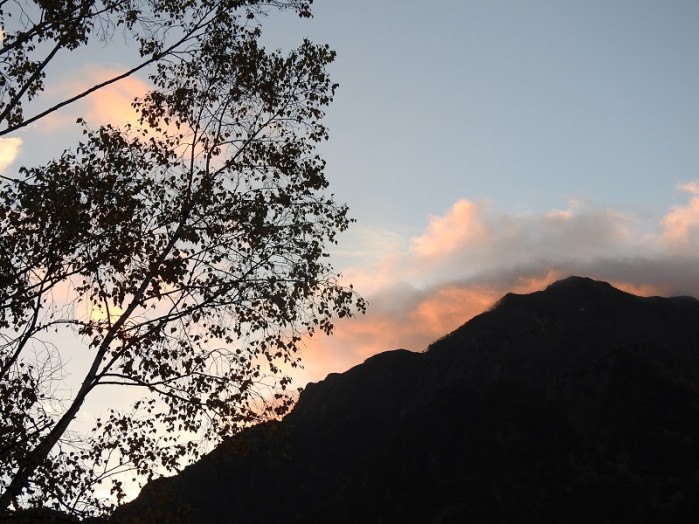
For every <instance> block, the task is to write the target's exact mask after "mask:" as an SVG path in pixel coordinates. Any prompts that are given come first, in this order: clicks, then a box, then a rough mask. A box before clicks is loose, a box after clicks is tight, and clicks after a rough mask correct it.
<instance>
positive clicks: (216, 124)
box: [0, 0, 364, 515]
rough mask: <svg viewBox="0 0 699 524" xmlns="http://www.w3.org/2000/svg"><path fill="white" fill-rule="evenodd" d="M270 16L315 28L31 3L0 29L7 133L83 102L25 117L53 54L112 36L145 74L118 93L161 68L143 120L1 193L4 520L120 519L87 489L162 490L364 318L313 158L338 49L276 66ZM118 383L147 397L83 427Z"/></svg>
mask: <svg viewBox="0 0 699 524" xmlns="http://www.w3.org/2000/svg"><path fill="white" fill-rule="evenodd" d="M5 5H6V3H4V2H3V3H2V4H0V8H1V9H5ZM269 6H273V7H280V8H293V9H296V10H297V11H298V13H299V14H300V15H302V16H309V11H308V8H309V2H305V1H296V0H286V1H282V0H280V1H268V2H264V3H263V2H260V1H258V0H216V1H213V0H177V1H174V0H115V1H109V2H96V1H90V0H86V1H80V0H68V1H67V2H61V3H57V2H54V1H47V0H37V2H36V3H33V4H26V5H24V4H19V3H18V4H15V7H16V12H15V13H11V12H9V11H7V10H4V11H0V17H2V18H1V20H2V23H3V25H4V27H5V33H4V40H3V45H4V47H3V49H2V51H0V57H2V58H1V59H2V60H3V61H2V67H3V69H2V80H1V84H0V92H1V93H2V106H0V115H1V117H0V118H1V119H2V121H3V122H4V123H5V125H6V126H7V127H6V128H5V129H4V130H3V131H2V133H0V134H8V133H12V132H14V131H16V130H17V129H19V128H21V127H23V126H25V125H27V124H28V123H31V122H34V121H36V119H38V118H41V117H42V116H45V115H46V114H49V113H50V112H51V111H54V110H57V109H59V108H60V107H61V106H62V104H64V103H70V102H71V101H74V100H76V99H78V98H79V97H80V96H83V95H84V93H78V94H77V95H76V96H72V97H69V98H68V99H66V100H65V101H63V102H61V103H60V104H58V105H56V106H54V107H52V108H49V109H47V110H42V111H39V112H37V113H36V114H33V115H31V116H26V115H25V109H26V108H25V105H26V104H24V103H25V102H27V101H31V99H32V98H35V97H37V96H39V95H40V94H41V92H42V90H43V88H44V84H43V81H44V78H45V76H44V75H45V71H46V65H47V64H48V63H49V62H50V61H51V60H52V59H53V58H54V57H55V56H56V53H57V52H58V51H59V50H62V49H67V50H72V49H75V48H77V47H79V46H82V45H86V44H88V43H89V42H91V41H93V40H94V39H95V38H97V39H101V40H103V41H105V40H109V39H110V38H111V37H112V36H113V35H114V32H115V31H116V30H117V29H119V30H122V31H124V33H125V34H128V35H130V36H131V38H133V39H135V41H137V42H138V45H139V51H140V56H141V58H142V60H141V62H140V63H139V64H137V65H136V66H134V67H133V68H132V69H130V70H129V71H126V72H125V73H124V75H126V74H132V73H133V72H134V71H136V70H140V69H144V70H146V68H150V69H147V70H148V71H149V74H150V76H149V78H150V80H151V82H152V84H153V86H154V88H153V89H152V90H151V91H150V92H149V93H147V94H146V95H145V96H144V97H142V98H140V99H138V100H136V101H135V102H134V107H135V108H136V110H137V111H138V114H139V115H140V122H139V123H138V124H133V125H126V126H124V127H123V128H117V127H115V126H112V125H106V126H101V127H98V128H95V129H93V128H91V127H90V125H89V123H88V122H85V121H84V120H83V119H79V120H78V125H80V126H81V127H82V132H83V139H82V140H81V142H80V143H79V144H78V145H77V146H76V147H74V148H71V149H68V150H66V151H64V152H63V154H62V155H61V156H60V157H58V158H56V159H54V160H52V161H51V162H49V163H48V164H46V165H43V166H38V167H31V168H21V169H20V170H19V173H18V174H17V175H16V176H4V175H3V176H2V185H1V186H0V221H1V223H0V230H1V231H3V235H2V237H0V462H1V463H2V471H1V472H0V491H1V493H2V494H1V495H0V510H8V511H13V510H16V509H19V508H22V507H36V506H48V507H52V508H55V509H60V510H62V511H67V512H69V513H72V514H75V515H85V514H91V513H95V512H103V511H107V510H109V508H110V504H112V503H113V502H110V501H109V500H103V499H100V498H99V497H98V496H97V495H95V493H94V490H95V487H96V486H98V485H101V484H104V483H105V482H109V483H110V484H109V486H110V489H111V493H112V495H114V496H115V498H116V499H117V500H122V499H123V497H124V496H125V493H124V486H123V483H122V482H123V473H124V472H127V471H129V472H131V473H132V474H133V475H134V476H137V477H138V478H140V479H141V480H143V479H150V478H152V477H153V476H154V475H155V474H156V473H157V472H158V471H161V472H162V471H173V470H176V469H178V468H179V467H181V466H182V465H183V464H186V463H187V462H189V461H191V460H194V459H195V458H196V457H197V456H199V454H200V453H201V451H202V449H205V446H206V445H207V443H211V442H216V441H217V439H220V438H221V437H223V436H225V435H228V434H231V433H233V432H235V431H237V430H239V429H240V428H242V427H244V426H245V425H248V424H250V423H251V422H254V421H255V420H258V419H259V417H260V416H261V413H260V411H259V408H257V407H256V406H255V405H254V404H253V402H252V401H253V400H254V398H255V396H256V395H259V394H260V389H259V386H260V384H261V383H265V384H267V386H268V387H270V388H271V389H270V391H271V392H272V393H273V394H274V398H275V399H277V400H278V404H276V405H274V406H273V407H272V408H271V409H273V410H276V412H278V413H282V412H283V411H284V410H285V409H286V408H288V406H289V402H290V400H289V397H288V396H287V395H286V393H285V391H286V389H287V386H288V385H289V383H290V379H289V377H288V374H286V373H284V372H283V369H282V366H292V367H293V366H297V365H298V363H299V357H298V348H299V343H300V342H301V337H302V336H303V335H304V334H309V335H312V334H313V333H314V332H317V331H322V332H325V333H330V332H331V331H332V329H333V324H332V322H333V318H334V317H335V316H339V317H344V316H350V315H352V314H354V313H355V312H356V311H362V310H363V309H364V302H363V301H362V299H361V298H360V297H358V296H357V295H356V294H355V293H354V291H353V290H352V288H351V287H349V288H345V287H343V286H342V285H340V283H339V281H338V279H339V276H338V275H335V274H334V273H333V269H332V267H331V266H330V264H329V263H328V261H327V260H326V258H327V253H326V249H327V245H328V244H329V243H333V242H335V236H336V234H337V233H338V232H341V231H343V230H345V229H346V228H347V227H348V225H349V223H350V222H351V220H350V219H349V218H348V216H347V208H346V206H344V205H341V204H338V203H337V202H336V201H335V200H334V197H333V196H332V195H328V194H327V191H326V190H327V186H328V183H327V180H326V178H325V176H324V165H325V164H324V161H323V160H322V159H321V158H320V157H319V156H318V155H317V154H316V153H315V147H316V145H317V143H318V142H320V141H322V140H325V139H326V138H327V131H326V129H325V127H324V125H323V124H322V122H321V120H322V117H323V114H324V113H323V111H324V107H325V106H326V105H327V104H328V103H330V101H331V100H332V96H333V93H334V90H335V87H336V86H335V85H334V84H332V83H331V81H330V79H329V77H328V75H327V73H326V67H327V65H328V64H329V63H330V62H331V61H332V60H333V58H334V53H333V52H332V51H331V50H329V49H328V48H327V46H321V45H315V44H312V43H311V42H308V41H304V42H303V43H302V44H301V45H300V47H298V48H297V49H296V50H293V51H291V52H289V53H286V54H284V53H282V52H281V51H274V52H270V51H267V50H266V49H264V48H263V47H262V46H261V44H260V42H259V39H260V36H261V32H260V29H259V24H257V23H255V19H256V18H255V17H256V16H258V15H260V14H261V13H263V9H264V8H265V7H269ZM17 13H19V15H18V14H17ZM20 15H21V16H20ZM8 20H9V21H13V22H15V23H17V24H19V26H18V27H19V28H18V29H16V30H14V31H10V30H9V29H8V27H9V26H8V25H7V24H6V22H7V21H8ZM41 50H43V51H44V52H45V53H46V55H45V56H44V58H42V59H35V58H34V55H35V54H36V53H37V52H40V51H41ZM203 64H205V67H204V66H203ZM120 76H123V75H120ZM115 78H117V77H115ZM95 87H96V88H99V87H100V86H95ZM30 106H31V104H30ZM66 332H70V333H71V334H72V336H74V337H77V338H78V339H79V340H80V341H81V342H82V344H83V347H82V348H81V351H82V352H83V354H84V355H87V356H88V358H89V365H88V366H86V371H85V373H84V376H81V377H80V380H79V381H78V382H77V383H76V387H75V389H74V390H73V391H72V394H71V395H69V396H66V395H65V394H64V393H62V392H61V391H60V390H59V389H58V386H59V385H60V384H61V383H62V381H63V377H62V376H61V372H62V369H63V361H64V359H65V358H67V357H68V351H70V352H73V353H74V352H75V349H74V348H72V347H70V348H68V347H63V346H62V345H61V344H63V343H65V342H62V341H64V339H62V338H60V335H61V334H62V333H66ZM56 333H58V335H56ZM268 375H271V376H273V377H276V379H275V380H274V382H265V381H264V379H266V377H267V376H268ZM117 386H123V387H131V388H137V389H140V390H143V397H142V398H141V399H140V400H138V401H136V402H135V403H134V404H133V405H132V406H131V408H130V409H128V410H117V409H112V410H110V411H109V413H108V414H107V415H106V416H103V417H102V418H100V419H97V420H96V421H95V423H94V426H93V427H91V428H90V429H89V430H87V431H78V428H77V427H75V424H74V420H75V418H76V416H77V415H78V413H80V410H81V409H82V408H83V406H84V405H85V402H86V400H88V398H89V397H90V395H93V394H94V393H95V392H96V391H97V390H98V389H99V388H105V387H117ZM262 415H263V414H262ZM120 474H121V475H120Z"/></svg>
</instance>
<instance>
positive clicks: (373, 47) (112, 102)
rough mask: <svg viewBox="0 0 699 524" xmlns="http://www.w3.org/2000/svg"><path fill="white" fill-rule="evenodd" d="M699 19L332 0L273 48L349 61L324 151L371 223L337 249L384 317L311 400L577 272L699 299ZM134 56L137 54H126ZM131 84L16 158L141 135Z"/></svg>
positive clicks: (615, 0) (309, 374) (682, 14)
mask: <svg viewBox="0 0 699 524" xmlns="http://www.w3.org/2000/svg"><path fill="white" fill-rule="evenodd" d="M697 28H699V3H698V2H696V1H695V0H687V1H683V0H673V1H669V2H657V1H653V2H651V1H644V0H586V1H584V2H583V1H577V2H573V1H567V0H555V1H554V0H546V1H544V0H528V1H527V2H522V1H515V0H453V1H451V0H435V1H434V2H429V3H426V2H417V1H413V0H402V1H398V0H371V1H369V0H353V1H351V2H343V1H339V0H316V1H315V2H314V18H313V19H311V20H298V19H296V18H295V17H293V16H291V15H288V14H283V15H279V14H278V13H274V12H271V13H270V16H269V18H268V19H267V20H265V21H264V23H263V33H264V38H265V41H266V42H267V43H268V45H269V46H271V47H282V48H287V47H290V46H293V45H296V44H297V43H299V42H300V40H301V38H303V37H309V38H310V39H311V40H313V41H316V42H321V43H327V44H329V45H330V46H331V48H333V49H334V50H336V51H337V59H336V62H335V63H334V64H333V65H332V66H331V68H330V70H331V73H332V75H333V79H334V80H335V81H336V82H338V83H339V85H340V87H339V89H338V92H337V96H336V97H335V101H334V102H333V104H332V106H331V107H330V108H329V110H328V115H327V119H326V122H327V124H328V126H329V128H330V140H329V142H327V143H325V144H323V145H322V146H321V153H322V155H323V156H324V158H325V159H326V160H327V162H328V164H327V175H328V178H329V180H330V183H331V190H332V192H333V193H334V194H335V195H336V197H337V199H338V200H339V201H342V202H346V203H347V204H348V205H349V207H350V210H351V215H352V216H353V217H354V218H355V219H356V223H355V224H354V225H353V227H352V228H351V230H350V231H349V232H347V233H345V234H343V235H342V236H341V237H340V243H339V245H337V246H333V247H332V249H331V252H332V260H333V263H334V265H335V267H336V269H337V270H338V271H340V272H341V273H342V274H343V278H344V279H345V282H352V283H353V284H354V287H355V288H356V289H357V291H359V292H360V293H361V294H362V295H363V296H364V297H365V298H366V299H367V300H368V302H369V309H368V312H367V313H366V315H364V316H363V317H361V318H357V319H351V320H347V321H345V320H343V321H339V322H338V323H337V328H336V333H335V336H333V337H331V338H326V337H319V338H314V339H312V340H309V341H307V342H306V346H307V347H306V349H305V351H304V357H305V369H304V370H303V371H302V372H300V373H299V374H298V377H297V385H303V384H304V383H305V382H307V381H309V380H313V381H317V380H320V379H322V378H323V377H324V376H325V375H327V374H328V373H330V372H341V371H344V370H346V369H348V368H349V367H351V366H353V365H355V364H358V363H360V362H362V361H363V360H364V359H366V358H367V357H369V356H371V355H372V354H374V353H377V352H380V351H384V350H390V349H396V348H401V347H402V348H407V349H412V350H416V351H421V350H424V349H425V348H426V347H427V346H428V345H429V343H430V342H432V341H434V340H435V339H437V338H439V337H441V336H443V335H445V334H446V333H448V332H449V331H451V330H453V329H455V328H456V327H458V326H460V325H461V324H463V323H464V322H466V321H467V320H468V319H469V318H471V317H473V316H474V315H476V314H479V313H481V312H483V311H486V310H487V309H488V308H490V307H492V305H493V304H494V303H495V302H496V301H497V300H498V299H499V298H500V297H501V296H502V295H503V294H505V293H507V292H518V293H526V292H531V291H536V290H540V289H543V288H545V287H546V286H547V285H548V284H549V283H551V282H553V281H554V280H556V279H558V278H563V277H566V276H569V275H571V274H577V275H581V276H589V277H592V278H599V279H602V280H606V281H609V282H612V283H613V284H615V285H617V286H620V287H621V288H623V289H625V290H628V291H630V292H634V293H637V294H642V295H654V294H660V295H694V296H699V96H697V93H699V61H698V60H697V53H698V52H699V31H698V30H697ZM126 54H128V53H126ZM124 57H125V53H124V51H123V50H118V49H117V50H112V49H100V48H97V49H92V50H91V51H89V52H86V53H82V54H78V55H74V56H70V57H67V58H66V59H65V60H64V61H63V62H62V63H60V64H59V65H57V66H56V68H55V70H54V71H52V73H53V74H54V75H55V76H54V77H53V78H55V81H54V82H53V83H52V84H51V85H50V88H49V90H48V91H47V93H46V97H45V100H46V101H47V102H48V101H50V100H51V97H59V96H60V95H61V94H62V93H66V92H69V91H71V90H73V89H74V88H75V87H76V86H78V85H89V84H90V83H94V81H95V80H96V79H100V78H106V77H107V75H108V74H109V72H110V71H114V70H117V69H119V67H120V66H122V65H124V63H123V62H124V60H125V58H124ZM145 89H147V83H146V82H145V81H144V80H143V79H139V78H131V79H128V80H126V81H124V82H121V83H120V84H118V85H117V86H115V87H113V88H110V89H108V90H104V91H102V92H99V93H98V94H97V95H95V96H93V97H92V98H91V99H89V100H87V101H85V102H83V103H81V104H78V105H76V106H74V107H71V108H70V109H69V110H67V111H65V112H63V113H61V114H57V115H53V116H52V117H51V118H49V119H45V120H44V121H42V122H41V123H40V124H39V125H36V126H34V127H32V128H31V129H28V130H26V131H24V132H22V133H20V134H18V135H16V136H15V138H14V141H13V142H8V141H4V142H2V144H1V145H0V168H13V167H15V166H17V165H19V164H22V163H24V164H33V163H36V162H40V161H42V160H45V159H47V158H50V157H51V156H55V155H56V154H58V152H60V150H61V149H62V148H63V147H65V146H66V145H70V141H71V140H72V139H73V138H75V137H77V136H78V133H79V130H78V129H77V127H76V126H75V125H74V124H73V123H74V121H75V118H76V116H77V115H82V116H85V117H86V119H87V120H88V122H90V121H92V122H107V121H114V120H117V121H118V120H128V118H129V115H130V114H131V113H130V109H129V102H130V101H131V99H133V97H134V96H137V95H139V94H141V93H143V92H144V91H145Z"/></svg>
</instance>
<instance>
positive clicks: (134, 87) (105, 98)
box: [40, 64, 151, 133]
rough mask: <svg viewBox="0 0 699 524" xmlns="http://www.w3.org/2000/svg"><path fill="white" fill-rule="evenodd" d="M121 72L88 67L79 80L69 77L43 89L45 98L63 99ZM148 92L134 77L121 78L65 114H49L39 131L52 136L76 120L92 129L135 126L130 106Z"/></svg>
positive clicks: (74, 105) (69, 107)
mask: <svg viewBox="0 0 699 524" xmlns="http://www.w3.org/2000/svg"><path fill="white" fill-rule="evenodd" d="M122 72H123V70H121V69H118V68H117V67H113V68H107V67H102V66H99V65H95V64H87V65H85V66H84V68H83V71H82V74H81V75H80V76H79V77H78V78H76V77H71V78H67V79H65V80H63V81H62V82H57V83H55V84H53V85H52V86H50V87H49V88H48V89H47V90H46V92H45V94H44V97H45V98H46V99H47V100H49V101H55V102H57V101H59V100H64V99H65V98H66V97H69V96H73V95H75V94H77V93H80V92H82V91H85V90H86V89H89V88H91V87H93V86H95V85H97V84H99V83H101V82H104V81H106V80H109V79H111V78H114V77H115V76H117V75H119V74H121V73H122ZM150 89H151V86H150V84H148V83H147V82H145V81H144V80H141V79H140V78H138V77H137V76H129V77H126V78H123V79H121V80H119V81H117V82H115V83H113V84H110V85H108V86H106V87H103V88H100V89H98V90H97V91H95V92H94V93H92V94H90V95H88V96H87V97H85V98H83V99H82V100H80V101H78V102H76V103H74V104H71V105H70V106H68V108H67V109H66V110H65V111H61V112H59V113H53V114H51V115H49V116H50V118H44V119H42V122H41V127H40V129H41V130H42V131H44V132H49V133H53V132H56V131H58V130H60V129H62V128H66V127H68V126H72V125H74V124H75V120H76V118H77V117H82V118H84V119H85V120H86V121H87V123H88V124H90V125H91V126H98V125H104V124H113V125H117V126H119V125H123V124H126V123H130V124H133V125H135V124H137V123H138V114H137V113H136V111H135V110H134V108H133V107H131V103H132V102H133V101H134V99H135V98H136V97H141V96H143V95H145V94H146V93H147V92H148V91H149V90H150Z"/></svg>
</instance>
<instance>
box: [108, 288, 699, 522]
mask: <svg viewBox="0 0 699 524" xmlns="http://www.w3.org/2000/svg"><path fill="white" fill-rule="evenodd" d="M113 521H114V522H192V523H205V522H207V523H208V522H212V523H216V522H221V523H224V522H225V523H276V522H284V523H301V522H303V523H340V522H347V523H404V522H416V523H418V522H419V523H450V522H454V523H456V522H459V523H460V522H652V521H655V522H698V521H699V301H697V300H696V299H693V298H688V297H678V298H659V297H652V298H641V297H637V296H633V295H630V294H627V293H624V292H621V291H619V290H617V289H615V288H613V287H612V286H610V285H609V284H606V283H603V282H596V281H593V280H590V279H586V278H579V277H571V278H568V279H565V280H562V281H559V282H556V283H555V284H552V285H551V286H549V287H548V288H547V289H546V290H545V291H541V292H537V293H532V294H528V295H514V294H508V295H506V296H505V297H504V298H503V299H502V300H500V302H498V304H496V305H495V306H494V307H493V308H492V310H490V311H488V312H486V313H484V314H482V315H480V316H477V317H475V318H474V319H472V320H471V321H470V322H468V323H467V324H465V325H464V326H462V327H460V328H459V329H457V330H455V331H454V332H452V333H451V334H449V335H448V336H446V337H444V338H442V339H440V340H438V341H437V342H435V343H434V344H433V345H432V346H431V347H430V348H429V349H428V351H426V352H424V353H412V352H409V351H405V350H397V351H390V352H387V353H382V354H380V355H376V356H374V357H372V358H370V359H368V360H367V361H366V362H365V363H364V364H362V365H360V366H357V367H355V368H353V369H350V370H349V371H347V372H346V373H342V374H332V375H329V376H328V377H327V378H326V379H325V380H324V381H322V382H319V383H317V384H310V385H309V386H308V387H307V388H306V390H305V391H304V392H303V393H302V395H301V398H300V399H299V402H298V404H297V405H296V407H295V408H294V410H293V411H292V412H291V413H290V414H289V415H288V416H287V417H286V418H284V419H283V421H281V422H269V423H266V424H262V425H260V426H257V427H254V428H251V429H250V430H248V431H245V432H243V433H242V434H240V435H238V436H236V437H234V438H231V439H229V440H227V441H226V442H224V443H223V444H222V445H221V446H219V447H218V448H217V449H216V450H214V451H213V452H212V453H211V454H209V455H208V456H206V457H204V458H203V459H202V460H201V461H200V462H198V463H196V464H194V465H192V466H190V467H188V468H187V469H185V470H184V471H183V472H182V473H181V474H180V475H177V476H175V477H173V478H169V479H160V480H157V481H155V482H152V483H151V484H149V485H147V486H146V487H145V488H144V490H143V492H142V493H141V495H140V496H139V497H138V498H137V499H136V500H135V501H133V502H131V503H130V504H128V505H126V506H124V507H122V508H121V509H120V510H119V511H118V512H117V513H116V514H115V516H114V518H113Z"/></svg>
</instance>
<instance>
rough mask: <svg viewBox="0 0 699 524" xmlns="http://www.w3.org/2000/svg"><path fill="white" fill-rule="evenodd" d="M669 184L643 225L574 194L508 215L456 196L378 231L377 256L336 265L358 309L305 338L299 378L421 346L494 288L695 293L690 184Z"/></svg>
mask: <svg viewBox="0 0 699 524" xmlns="http://www.w3.org/2000/svg"><path fill="white" fill-rule="evenodd" d="M678 190H679V191H681V192H682V193H684V194H685V195H687V196H688V201H686V202H685V203H681V204H678V205H677V206H675V207H673V208H671V209H670V210H669V211H668V212H667V213H666V214H665V215H664V216H661V217H656V218H655V219H654V220H651V221H649V220H647V219H645V218H641V217H638V216H635V215H632V214H629V213H626V212H621V211H618V210H615V209H611V208H609V207H605V206H600V205H597V204H594V203H591V202H585V201H574V202H571V203H569V205H568V207H567V209H565V210H563V211H561V210H553V211H549V212H544V213H525V214H510V213H506V212H502V211H500V210H498V209H496V208H494V207H493V206H492V205H486V204H484V203H480V202H471V201H468V200H459V201H457V202H456V203H455V204H454V205H453V206H452V207H451V208H450V209H449V210H448V211H447V212H446V213H445V214H444V215H442V216H439V217H431V218H430V219H429V222H428V224H427V226H426V228H425V230H424V232H423V233H421V234H419V235H417V236H415V237H413V238H406V239H405V240H404V241H403V242H400V241H398V240H396V239H395V238H394V237H392V236H391V235H388V234H386V233H385V232H384V233H382V234H381V235H378V236H377V238H394V241H393V242H392V243H391V247H390V249H389V250H387V252H386V254H385V256H384V257H380V256H378V255H377V253H376V246H374V247H372V249H371V250H370V251H371V253H372V255H371V257H369V258H367V259H364V263H363V264H362V263H361V260H358V259H357V260H352V262H353V263H355V265H353V266H350V267H346V268H345V269H343V273H344V274H345V275H346V276H348V277H349V280H350V281H352V282H353V283H355V287H356V288H357V289H358V291H359V292H360V293H362V294H363V295H364V296H365V297H366V298H367V299H368V301H369V310H368V312H367V314H366V315H365V316H363V317H359V318H355V319H350V320H346V321H345V320H342V321H339V322H338V324H337V329H336V334H335V335H334V336H333V337H329V338H327V337H320V338H317V339H312V340H311V341H309V343H308V348H307V349H306V352H305V355H304V360H305V366H306V369H305V370H304V372H303V374H302V375H301V376H300V379H301V380H299V383H304V382H305V381H308V380H320V379H322V378H323V377H324V376H325V375H326V374H327V373H329V372H331V371H338V372H339V371H344V370H345V369H347V368H349V367H351V366H353V365H356V364H359V363H361V362H362V361H363V360H365V359H366V358H367V357H369V356H371V355H373V354H375V353H378V352H381V351H386V350H390V349H396V348H406V349H412V350H416V351H420V350H423V349H425V348H426V347H427V346H428V345H429V344H430V343H431V342H433V341H434V340H436V339H437V338H439V337H441V336H443V335H445V334H447V333H448V332H450V331H452V330H454V329H456V328H457V327H459V326H460V325H462V324H463V323H465V322H466V321H468V320H469V319H470V318H472V317H473V316H475V315H477V314H480V313H482V312H484V311H486V310H487V309H489V308H490V307H492V306H493V304H495V302H496V301H497V300H498V299H500V298H501V297H502V296H503V295H504V294H505V293H508V292H515V293H530V292H533V291H537V290H540V289H543V288H545V287H546V286H547V285H548V284H550V283H552V282H554V281H555V280H558V279H560V278H564V277H566V276H570V275H580V276H588V277H591V278H596V279H600V280H604V281H607V282H610V283H612V284H613V285H615V286H617V287H619V288H621V289H623V290H625V291H628V292H631V293H635V294H639V295H644V296H650V295H666V296H673V295H692V296H699V235H697V234H696V233H697V231H698V230H699V227H698V226H699V183H697V182H689V183H687V184H683V185H681V186H678ZM649 231H650V232H649ZM355 242H356V240H355ZM358 258H359V257H358ZM341 269H342V268H341Z"/></svg>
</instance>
